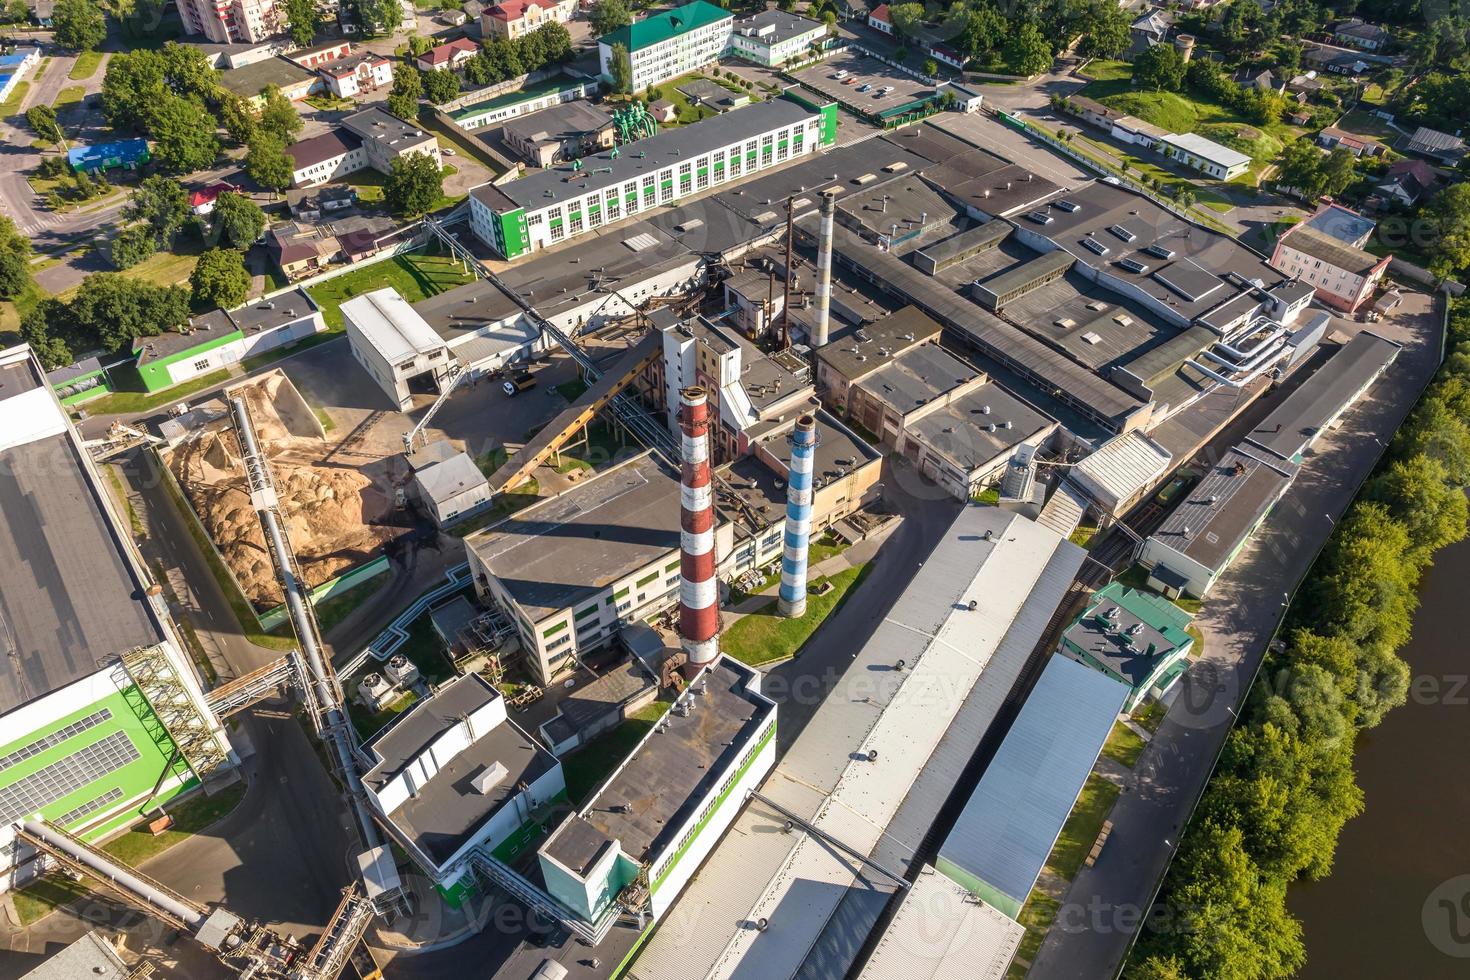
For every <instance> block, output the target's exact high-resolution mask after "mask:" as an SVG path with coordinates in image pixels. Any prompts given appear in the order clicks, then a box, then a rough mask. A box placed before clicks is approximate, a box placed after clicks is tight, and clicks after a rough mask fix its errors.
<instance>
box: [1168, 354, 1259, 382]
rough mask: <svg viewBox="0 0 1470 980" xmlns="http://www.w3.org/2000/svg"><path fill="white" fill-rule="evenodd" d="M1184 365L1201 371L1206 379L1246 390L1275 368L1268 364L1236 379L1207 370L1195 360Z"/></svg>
mask: <svg viewBox="0 0 1470 980" xmlns="http://www.w3.org/2000/svg"><path fill="white" fill-rule="evenodd" d="M1184 363H1186V364H1188V365H1189V366H1190V367H1192V368H1194V369H1195V370H1196V371H1199V372H1200V373H1201V374H1203V375H1205V376H1206V377H1209V378H1213V379H1215V380H1216V381H1218V382H1220V383H1221V384H1222V385H1227V386H1229V387H1231V388H1244V387H1245V386H1246V385H1248V384H1250V383H1251V382H1252V381H1254V380H1256V379H1257V378H1259V377H1260V376H1261V375H1263V374H1265V373H1266V372H1267V371H1269V370H1271V368H1272V367H1274V365H1273V364H1269V363H1268V364H1263V365H1261V366H1260V367H1258V368H1256V369H1255V370H1254V371H1252V372H1250V373H1249V374H1247V375H1246V376H1245V377H1243V378H1240V379H1235V378H1227V377H1226V376H1225V375H1223V374H1221V373H1220V372H1218V371H1215V370H1212V369H1210V368H1207V367H1205V366H1204V365H1203V364H1201V363H1200V362H1199V361H1196V360H1193V359H1190V360H1188V361H1185V362H1184Z"/></svg>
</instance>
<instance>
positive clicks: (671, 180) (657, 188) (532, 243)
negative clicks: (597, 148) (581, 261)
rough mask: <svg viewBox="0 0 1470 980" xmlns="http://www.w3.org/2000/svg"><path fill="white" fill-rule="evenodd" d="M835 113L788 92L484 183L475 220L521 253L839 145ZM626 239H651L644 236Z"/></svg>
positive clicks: (511, 252)
mask: <svg viewBox="0 0 1470 980" xmlns="http://www.w3.org/2000/svg"><path fill="white" fill-rule="evenodd" d="M836 111H837V106H836V104H835V103H831V104H828V105H826V106H822V107H818V106H815V105H813V104H812V103H808V102H806V101H804V100H802V99H799V98H797V97H795V96H792V95H790V94H788V95H784V96H781V97H779V98H774V99H771V100H769V101H767V102H761V103H759V104H757V105H753V106H750V107H748V108H745V109H741V110H739V111H737V112H729V113H726V114H724V115H722V116H716V117H713V118H710V119H705V120H703V121H701V122H697V123H693V124H691V125H689V126H683V127H680V128H679V129H673V130H668V131H667V132H663V133H659V134H658V135H656V136H650V137H648V138H647V139H644V140H640V141H638V142H637V143H635V144H630V145H629V146H625V147H621V148H617V149H613V150H608V151H607V152H605V153H598V154H595V155H593V156H590V157H587V158H585V159H583V160H578V161H574V162H573V163H571V164H568V165H566V166H562V167H557V168H555V169H552V170H542V171H538V172H536V173H533V174H531V175H529V176H527V177H522V178H521V179H520V180H513V181H509V182H507V183H505V184H501V185H499V186H496V185H495V184H482V185H480V186H479V187H476V188H475V189H474V190H473V191H471V192H470V228H471V229H472V230H473V231H474V233H475V237H477V238H479V239H480V241H482V242H484V243H485V244H486V245H489V246H490V247H491V248H493V249H495V251H496V252H498V253H499V254H500V255H502V256H504V257H505V258H507V259H514V258H518V257H519V256H522V255H525V254H527V253H529V252H534V251H537V250H539V249H543V248H547V247H549V246H552V245H558V244H560V243H562V242H565V241H568V240H570V239H572V238H576V237H578V236H580V235H583V234H585V233H587V232H590V231H593V230H594V229H597V228H600V227H602V226H603V225H608V224H612V223H613V222H616V221H619V220H621V219H622V218H624V217H630V216H632V215H635V214H638V213H640V212H642V211H652V210H654V209H656V208H658V207H660V206H662V205H666V204H671V203H673V202H674V201H677V200H680V199H682V198H686V197H690V196H692V195H694V194H697V193H699V192H701V191H704V190H706V189H707V188H710V187H714V186H717V185H720V184H724V183H726V182H730V181H736V180H739V179H741V178H742V177H748V176H749V175H751V174H753V173H756V172H757V171H760V170H765V169H768V168H770V167H774V166H776V165H777V164H782V163H786V162H787V161H789V160H795V159H797V158H798V157H801V156H803V155H805V154H809V153H815V152H817V150H818V149H819V148H821V147H826V146H831V145H832V144H833V143H834V142H835V141H836V139H837V114H836ZM648 244H653V242H652V241H650V242H649V243H648ZM627 246H628V248H630V249H633V250H634V251H637V250H638V249H639V248H640V247H643V246H640V243H639V240H638V239H637V238H630V239H629V240H628V242H627Z"/></svg>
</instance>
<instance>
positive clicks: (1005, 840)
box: [939, 656, 1129, 904]
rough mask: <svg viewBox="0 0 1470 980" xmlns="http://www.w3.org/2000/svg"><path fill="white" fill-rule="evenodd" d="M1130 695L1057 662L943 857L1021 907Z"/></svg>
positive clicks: (960, 821) (1071, 664) (1073, 665)
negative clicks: (1013, 900)
mask: <svg viewBox="0 0 1470 980" xmlns="http://www.w3.org/2000/svg"><path fill="white" fill-rule="evenodd" d="M1128 693H1129V689H1128V687H1127V686H1126V685H1124V684H1120V683H1119V682H1118V681H1115V680H1113V679H1112V678H1111V677H1108V676H1107V675H1106V674H1102V673H1100V672H1098V671H1095V670H1093V669H1092V668H1090V667H1085V666H1083V665H1082V664H1080V663H1077V662H1076V661H1075V660H1068V659H1067V658H1066V657H1059V656H1054V657H1052V659H1051V661H1050V662H1049V663H1048V664H1047V666H1046V670H1045V671H1043V672H1042V674H1041V679H1040V680H1038V681H1037V682H1036V687H1035V689H1033V690H1032V692H1031V696H1030V697H1028V698H1027V699H1026V704H1025V705H1024V706H1023V707H1022V708H1021V713H1020V714H1019V715H1017V716H1016V722H1015V724H1013V725H1012V726H1011V730H1010V733H1009V734H1007V735H1006V740H1005V741H1004V742H1003V743H1002V744H1001V747H1000V750H999V751H997V752H996V754H995V758H994V759H993V760H991V763H990V766H989V768H987V769H986V770H985V775H984V776H982V777H981V778H980V785H979V786H977V787H976V788H975V795H974V796H972V797H970V802H969V803H968V804H967V805H966V806H965V809H964V810H963V811H962V812H961V813H960V816H959V819H958V820H957V821H955V827H954V830H952V831H951V832H950V835H949V837H947V838H945V841H944V844H943V845H942V846H941V847H940V848H939V856H940V858H941V859H942V860H943V861H945V862H947V863H950V864H953V865H955V866H956V867H957V868H960V869H962V870H963V871H964V872H966V873H968V874H970V875H973V876H974V877H975V878H977V879H979V880H980V881H982V882H984V883H986V884H987V885H989V886H991V887H992V888H994V889H995V890H996V891H998V892H1000V893H1001V894H1003V895H1006V896H1009V897H1010V898H1013V899H1015V901H1016V902H1017V903H1018V904H1024V903H1025V901H1026V896H1027V895H1029V894H1030V893H1031V886H1032V885H1034V884H1035V883H1036V878H1037V876H1038V875H1039V874H1041V869H1042V866H1043V865H1045V864H1046V859H1047V857H1048V856H1050V854H1051V849H1052V845H1053V844H1055V843H1056V840H1057V836H1058V835H1059V834H1060V833H1061V831H1062V824H1064V823H1066V822H1067V817H1068V816H1069V815H1070V814H1071V812H1072V806H1073V804H1074V803H1075V802H1076V801H1077V794H1078V793H1080V792H1081V791H1082V784H1083V783H1084V782H1085V781H1086V780H1087V775H1088V773H1090V772H1091V771H1092V766H1093V764H1094V763H1095V762H1096V761H1097V756H1098V753H1099V752H1101V751H1102V747H1103V743H1104V742H1106V741H1107V738H1108V733H1109V732H1110V731H1112V728H1113V721H1114V720H1115V719H1116V718H1117V716H1118V712H1119V711H1121V710H1122V709H1123V702H1124V701H1125V700H1127V697H1128Z"/></svg>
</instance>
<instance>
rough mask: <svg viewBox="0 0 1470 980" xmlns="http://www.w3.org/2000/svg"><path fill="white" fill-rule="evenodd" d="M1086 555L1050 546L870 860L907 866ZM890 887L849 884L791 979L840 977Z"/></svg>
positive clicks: (882, 882) (872, 882) (877, 881)
mask: <svg viewBox="0 0 1470 980" xmlns="http://www.w3.org/2000/svg"><path fill="white" fill-rule="evenodd" d="M1086 557H1087V552H1085V551H1083V550H1082V549H1081V548H1079V547H1077V546H1076V545H1074V544H1071V543H1070V542H1066V541H1063V542H1062V543H1061V544H1060V545H1059V546H1058V547H1057V550H1056V553H1055V554H1053V555H1052V557H1051V560H1050V561H1048V562H1047V564H1046V569H1045V570H1044V571H1043V572H1042V573H1041V577H1040V578H1038V579H1037V580H1036V584H1035V585H1034V586H1032V588H1031V592H1030V594H1029V595H1028V596H1027V597H1026V601H1025V603H1024V604H1022V606H1021V611H1020V613H1019V614H1018V615H1017V616H1016V619H1015V622H1014V623H1012V624H1011V628H1010V629H1009V630H1008V631H1007V632H1006V635H1005V639H1004V640H1002V641H1001V644H1000V646H999V647H997V648H996V651H995V654H994V655H993V656H992V657H991V658H990V663H989V665H988V666H987V667H986V669H985V672H984V673H982V674H981V675H980V680H979V681H978V682H977V683H976V684H975V686H974V687H973V688H972V689H971V690H970V696H969V697H968V698H966V699H965V704H964V707H962V708H961V709H960V711H959V713H958V714H957V715H955V718H954V721H953V722H951V723H950V725H949V728H947V729H946V730H945V732H944V736H943V737H942V738H940V740H939V746H938V747H937V748H936V749H935V750H934V753H933V754H932V755H930V756H929V761H928V762H926V763H925V764H924V769H923V771H922V772H920V773H919V777H918V779H916V780H914V785H913V788H911V789H910V790H909V793H908V796H906V797H904V801H903V804H902V805H901V806H900V807H899V808H898V813H896V814H895V815H894V818H893V820H892V821H891V822H890V823H889V824H888V828H887V830H886V831H885V832H884V834H883V837H882V839H881V840H879V841H878V844H877V845H876V846H875V847H874V848H873V850H872V852H871V854H870V855H869V856H870V857H871V858H873V860H875V861H878V862H879V863H881V864H882V865H883V866H884V867H886V868H891V869H894V870H900V871H901V872H902V871H906V870H907V869H908V868H909V867H910V866H911V865H912V863H913V861H914V859H915V857H916V856H917V855H916V852H917V851H918V850H919V848H920V846H921V845H922V843H923V841H924V838H925V837H926V836H927V835H928V834H929V833H930V831H931V829H932V828H933V825H934V821H935V818H936V817H937V816H938V814H939V810H940V808H941V807H942V806H944V804H945V802H946V801H947V800H948V799H949V797H950V794H951V793H952V792H953V791H954V788H955V785H956V783H958V782H959V781H960V780H961V779H962V778H963V777H964V774H965V769H966V768H967V767H968V766H969V765H970V764H971V762H972V760H973V759H974V757H975V753H976V751H977V750H978V749H979V746H980V743H981V741H982V740H983V739H984V738H985V737H986V735H987V734H989V732H990V729H991V726H992V725H993V724H994V722H995V719H996V717H997V715H998V714H999V713H1000V710H1001V708H1002V706H1003V705H1004V704H1005V701H1006V699H1007V698H1008V697H1010V695H1011V692H1012V690H1014V688H1015V686H1016V684H1017V682H1018V679H1019V678H1020V676H1021V675H1022V674H1023V673H1024V672H1025V670H1026V667H1027V664H1028V663H1029V661H1030V659H1031V654H1032V652H1033V651H1034V650H1035V649H1036V645H1037V644H1038V643H1039V642H1041V637H1042V634H1043V633H1045V632H1046V627H1047V625H1048V624H1049V623H1050V622H1051V617H1052V615H1053V614H1054V613H1055V612H1056V609H1057V606H1058V605H1059V604H1060V603H1061V601H1062V599H1063V597H1065V595H1066V593H1067V590H1068V589H1069V588H1070V587H1071V585H1072V582H1073V580H1074V579H1075V578H1076V577H1077V573H1078V572H1079V571H1080V570H1081V568H1082V563H1083V561H1084V560H1086ZM896 890H897V886H895V885H894V884H893V883H892V882H890V881H888V880H887V879H885V878H882V877H879V876H876V875H874V876H873V877H872V878H870V879H868V880H863V881H860V882H857V883H855V884H854V885H853V886H852V887H850V888H849V889H848V890H847V894H846V895H844V896H843V899H842V903H841V904H840V905H839V906H838V908H837V911H836V912H835V913H834V914H833V915H832V917H831V919H829V920H828V922H827V925H826V927H825V928H824V929H823V930H822V935H821V936H820V937H819V938H818V940H817V942H816V944H815V945H814V946H813V947H812V950H811V952H810V953H808V954H807V957H806V961H805V962H804V963H803V964H802V967H801V970H800V971H799V972H798V973H797V977H798V980H827V978H829V977H835V976H844V975H846V974H847V972H848V971H849V970H850V969H851V967H852V965H853V961H854V960H855V959H856V958H857V955H858V953H859V952H860V950H861V948H862V945H863V943H864V942H865V941H866V940H867V938H868V934H869V933H871V932H872V930H873V927H874V926H875V925H876V924H877V922H878V918H879V917H880V916H881V915H882V913H883V910H884V908H886V907H887V905H888V902H889V901H890V900H891V898H892V896H893V893H894V891H896Z"/></svg>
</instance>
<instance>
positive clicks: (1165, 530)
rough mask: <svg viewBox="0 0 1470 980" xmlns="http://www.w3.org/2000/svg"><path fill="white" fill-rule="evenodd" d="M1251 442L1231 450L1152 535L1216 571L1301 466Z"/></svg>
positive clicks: (1211, 468) (1227, 559)
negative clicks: (1276, 456) (1255, 448)
mask: <svg viewBox="0 0 1470 980" xmlns="http://www.w3.org/2000/svg"><path fill="white" fill-rule="evenodd" d="M1250 448H1251V447H1249V446H1245V445H1242V446H1238V447H1236V448H1234V449H1231V450H1230V451H1228V452H1226V453H1225V455H1224V456H1223V457H1221V459H1220V461H1219V462H1218V463H1216V464H1215V465H1213V466H1211V467H1210V470H1209V472H1208V473H1206V474H1205V477H1204V479H1202V480H1200V481H1199V483H1197V484H1195V486H1194V489H1193V490H1191V491H1190V493H1189V496H1188V497H1186V498H1185V499H1184V500H1181V501H1180V502H1179V505H1178V506H1177V507H1175V508H1174V509H1173V510H1172V511H1170V513H1169V516H1168V517H1166V518H1164V523H1163V524H1161V525H1159V529H1158V530H1157V531H1155V532H1154V533H1153V537H1155V538H1157V539H1158V540H1159V541H1160V542H1162V543H1163V544H1166V545H1168V546H1169V547H1170V548H1173V549H1174V550H1175V551H1178V552H1180V553H1182V554H1184V555H1187V556H1188V557H1190V558H1193V559H1194V560H1195V561H1197V562H1199V563H1200V564H1201V565H1203V566H1205V567H1206V568H1208V569H1210V570H1212V571H1214V572H1219V571H1220V570H1221V569H1223V568H1224V567H1225V565H1226V564H1227V563H1228V562H1229V560H1230V556H1231V555H1233V554H1234V553H1235V549H1236V548H1237V547H1238V546H1239V545H1240V543H1241V542H1242V541H1244V540H1245V538H1246V537H1247V536H1248V535H1249V534H1250V532H1251V531H1252V530H1254V529H1255V526H1256V524H1257V523H1259V522H1260V520H1261V518H1262V517H1264V516H1265V514H1266V512H1267V511H1268V510H1270V509H1271V505H1272V504H1274V503H1275V502H1276V500H1277V499H1278V498H1279V497H1280V496H1281V494H1282V493H1284V492H1285V491H1286V486H1287V484H1289V483H1290V482H1291V480H1292V477H1293V476H1295V475H1296V471H1297V468H1298V467H1297V466H1296V464H1295V463H1290V462H1286V461H1284V460H1279V459H1276V458H1275V457H1273V456H1271V454H1269V453H1267V452H1266V451H1265V450H1255V451H1254V452H1251V451H1250ZM1267 460H1270V462H1267Z"/></svg>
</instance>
